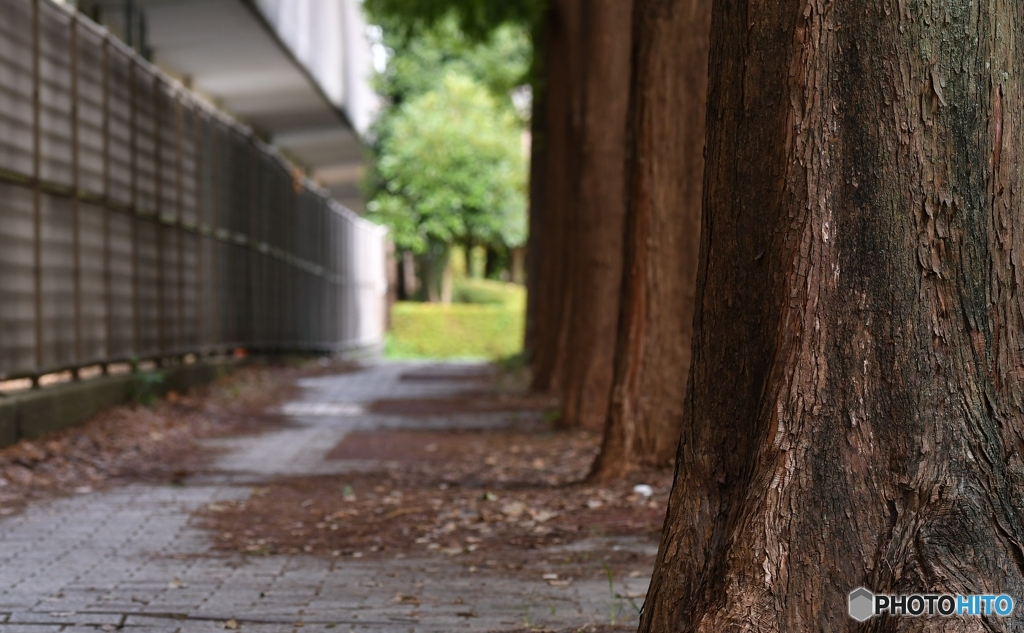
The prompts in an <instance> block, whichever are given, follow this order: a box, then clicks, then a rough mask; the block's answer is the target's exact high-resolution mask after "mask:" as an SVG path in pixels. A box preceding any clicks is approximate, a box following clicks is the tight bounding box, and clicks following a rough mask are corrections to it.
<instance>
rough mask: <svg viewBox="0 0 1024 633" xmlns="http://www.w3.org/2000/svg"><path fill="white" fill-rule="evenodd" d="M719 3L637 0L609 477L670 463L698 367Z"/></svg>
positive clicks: (603, 462) (607, 442)
mask: <svg viewBox="0 0 1024 633" xmlns="http://www.w3.org/2000/svg"><path fill="white" fill-rule="evenodd" d="M710 30H711V0H636V3H635V7H634V13H633V34H634V38H633V89H632V97H631V104H630V115H629V117H630V135H629V152H628V162H629V167H628V169H627V174H628V177H629V184H628V187H629V189H628V194H629V195H628V204H627V216H626V249H625V265H624V271H625V276H624V279H623V287H622V312H621V317H620V322H619V335H618V344H617V352H616V358H615V382H614V384H613V388H612V401H611V405H610V407H609V409H610V410H609V412H608V420H607V422H606V426H605V435H604V443H603V444H602V446H601V453H600V455H599V456H598V459H597V461H596V462H595V464H594V471H593V474H594V476H595V477H597V478H600V479H611V478H616V477H619V476H622V475H623V474H625V473H626V472H627V471H628V470H629V469H630V468H632V467H633V466H635V465H639V464H644V465H665V464H670V463H671V461H672V459H673V458H674V457H675V453H676V447H677V446H678V444H679V431H680V428H681V424H682V419H683V400H684V396H685V394H686V378H687V375H688V373H689V371H690V343H691V335H692V332H693V304H694V293H695V289H696V284H697V255H698V251H699V249H700V214H701V189H702V184H703V179H704V119H705V116H706V115H705V103H706V99H707V83H708V82H707V68H708V34H709V31H710Z"/></svg>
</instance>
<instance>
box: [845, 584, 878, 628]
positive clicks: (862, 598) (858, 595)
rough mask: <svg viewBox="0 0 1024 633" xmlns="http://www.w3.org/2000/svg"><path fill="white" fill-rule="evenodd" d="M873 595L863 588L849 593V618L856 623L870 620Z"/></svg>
mask: <svg viewBox="0 0 1024 633" xmlns="http://www.w3.org/2000/svg"><path fill="white" fill-rule="evenodd" d="M874 605H875V594H873V593H871V592H870V591H868V590H867V589H865V588H864V587H857V588H856V589H854V590H853V591H851V592H850V617H851V618H853V619H854V620H856V621H858V622H863V621H864V620H867V619H868V618H870V617H871V616H872V614H873V612H874Z"/></svg>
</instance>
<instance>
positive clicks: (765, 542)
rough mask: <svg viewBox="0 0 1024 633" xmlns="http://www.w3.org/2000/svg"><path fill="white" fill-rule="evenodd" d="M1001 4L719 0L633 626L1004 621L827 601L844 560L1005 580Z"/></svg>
mask: <svg viewBox="0 0 1024 633" xmlns="http://www.w3.org/2000/svg"><path fill="white" fill-rule="evenodd" d="M822 11H824V13H822ZM1022 24H1024V5H1022V4H1020V3H1017V2H1003V1H992V0H977V1H975V2H952V1H949V2H930V3H929V2H891V3H890V2H868V3H860V2H846V3H832V4H825V3H812V2H806V1H805V0H768V1H766V2H751V1H749V0H723V1H721V2H716V4H715V9H714V16H713V27H712V35H711V64H710V68H711V76H710V91H709V101H708V109H709V113H710V114H709V117H708V140H707V146H708V151H707V161H708V168H707V171H706V177H705V193H704V215H703V221H704V222H703V229H702V238H701V239H702V241H701V263H700V271H699V275H698V289H697V298H698V303H697V311H696V319H695V321H694V327H695V331H694V345H693V369H692V374H691V377H690V383H689V388H688V395H687V400H686V406H685V418H684V419H685V425H684V431H683V437H682V440H681V443H680V449H679V461H678V468H677V476H676V481H675V486H674V488H673V492H672V495H671V499H670V502H669V514H668V519H667V522H666V530H665V534H664V537H663V541H662V546H661V550H660V553H659V558H658V566H657V568H656V571H655V576H654V580H653V582H652V585H651V589H650V592H649V594H648V599H647V603H646V605H645V608H644V613H643V617H642V625H641V631H647V632H658V633H663V632H666V631H707V632H713V631H771V632H776V631H777V632H783V631H787V632H788V631H812V630H813V631H826V630H827V631H839V630H871V631H904V630H914V631H925V630H927V631H983V630H1021V627H1022V626H1024V623H1022V620H1024V610H1022V609H1020V608H1018V609H1016V611H1015V612H1014V614H1013V616H1012V617H1011V618H1009V619H1006V620H1002V619H997V618H995V617H990V618H940V617H918V618H910V617H903V618H887V619H884V620H883V619H876V620H873V621H872V623H871V624H868V625H865V626H861V625H856V623H855V622H854V621H853V620H851V619H849V618H848V616H847V614H846V602H847V594H848V592H849V591H850V590H851V589H853V588H855V587H858V586H864V587H867V588H869V589H871V590H873V591H876V592H885V593H913V592H921V593H924V592H950V593H975V592H979V593H1007V594H1009V595H1012V596H1018V597H1019V596H1022V595H1024V553H1022V544H1024V517H1022V516H1021V512H1022V509H1024V494H1022V484H1024V460H1022V457H1021V447H1022V446H1024V418H1022V413H1024V410H1022V409H1024V393H1022V385H1021V381H1022V379H1024V362H1022V356H1021V351H1020V350H1021V349H1022V347H1024V331H1022V330H1024V316H1022V312H1021V304H1020V302H1021V294H1022V290H1024V289H1022V288H1021V278H1020V273H1019V270H1018V266H1019V265H1020V262H1021V259H1022V257H1024V256H1022V252H1024V250H1022V249H1024V233H1022V232H1021V230H1020V229H1021V227H1024V205H1022V201H1021V195H1022V192H1024V176H1022V174H1024V172H1022V160H1021V158H1022V157H1021V151H1022V150H1024V135H1022V133H1021V130H1022V126H1021V123H1020V121H1021V118H1020V114H1021V113H1022V112H1024V101H1022V96H1024V90H1022V88H1024V86H1022V85H1021V84H1022V79H1021V78H1022V75H1021V69H1022V67H1021V62H1024V59H1022V50H1024V49H1022V44H1021V42H1018V41H1017V38H1018V37H1020V28H1021V25H1022ZM1015 64H1016V65H1015Z"/></svg>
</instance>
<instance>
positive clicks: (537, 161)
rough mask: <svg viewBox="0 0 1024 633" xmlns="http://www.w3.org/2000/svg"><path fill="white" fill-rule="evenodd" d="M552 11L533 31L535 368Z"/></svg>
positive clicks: (531, 338)
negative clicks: (548, 40)
mask: <svg viewBox="0 0 1024 633" xmlns="http://www.w3.org/2000/svg"><path fill="white" fill-rule="evenodd" d="M550 15H551V11H550V10H548V11H547V12H546V13H545V17H544V19H543V20H541V21H540V23H539V24H538V25H536V26H535V27H534V29H533V33H532V40H533V108H532V111H531V114H530V189H529V218H528V221H529V230H530V232H529V235H528V236H527V242H526V253H525V254H526V262H525V268H526V279H525V282H526V331H525V336H524V338H525V340H524V341H523V351H524V352H525V354H526V358H527V359H529V361H530V363H531V365H532V364H533V362H534V361H535V360H536V350H537V340H538V337H539V334H538V330H539V329H541V328H542V326H541V325H540V324H539V323H538V320H541V321H542V320H543V318H544V314H543V311H544V306H543V304H542V302H541V301H540V299H541V297H544V296H546V294H547V282H548V280H549V278H548V277H547V276H546V275H545V274H544V272H545V271H544V260H545V259H546V256H548V245H547V242H546V241H545V239H544V237H545V228H546V227H545V222H544V220H545V219H546V218H547V214H546V213H545V207H544V203H545V195H546V188H545V183H546V176H547V170H548V162H547V153H548V139H547V135H548V124H547V122H548V106H547V104H548V96H547V93H548V89H547V68H548V66H549V64H551V63H557V62H556V61H555V60H548V47H547V40H546V37H547V32H548V29H549V28H550V27H549V22H550V21H551V18H550Z"/></svg>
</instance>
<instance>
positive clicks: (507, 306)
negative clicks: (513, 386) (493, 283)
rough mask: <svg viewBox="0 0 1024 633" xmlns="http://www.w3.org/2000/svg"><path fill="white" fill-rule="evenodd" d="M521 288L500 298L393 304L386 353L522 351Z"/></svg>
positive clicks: (491, 354)
mask: <svg viewBox="0 0 1024 633" xmlns="http://www.w3.org/2000/svg"><path fill="white" fill-rule="evenodd" d="M525 306H526V301H525V293H524V292H519V293H517V294H516V296H515V297H514V298H513V299H512V300H511V301H508V302H505V303H487V304H466V303H453V304H451V305H440V304H432V303H405V302H403V303H398V304H396V305H395V306H394V308H393V310H392V313H391V316H392V331H391V334H390V336H389V339H388V345H387V354H388V356H389V357H392V358H486V359H499V358H506V357H509V356H513V355H515V354H518V353H520V352H521V351H522V347H523V332H524V328H525Z"/></svg>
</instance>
